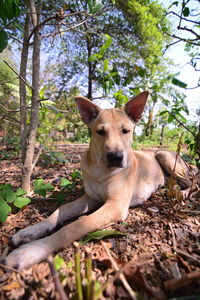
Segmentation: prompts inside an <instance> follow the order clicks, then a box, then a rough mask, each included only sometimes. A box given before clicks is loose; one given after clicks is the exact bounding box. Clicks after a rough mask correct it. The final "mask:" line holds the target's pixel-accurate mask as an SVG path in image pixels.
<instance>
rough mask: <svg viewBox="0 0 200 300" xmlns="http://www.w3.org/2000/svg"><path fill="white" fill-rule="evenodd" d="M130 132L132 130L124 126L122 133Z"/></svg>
mask: <svg viewBox="0 0 200 300" xmlns="http://www.w3.org/2000/svg"><path fill="white" fill-rule="evenodd" d="M128 132H130V130H128V129H126V128H123V129H122V133H124V134H127V133H128Z"/></svg>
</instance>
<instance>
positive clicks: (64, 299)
mask: <svg viewBox="0 0 200 300" xmlns="http://www.w3.org/2000/svg"><path fill="white" fill-rule="evenodd" d="M47 261H48V263H49V267H50V270H51V273H52V275H53V279H54V282H55V287H56V290H57V292H58V293H59V296H60V300H69V298H68V297H67V295H66V293H65V291H64V289H63V286H62V284H61V282H60V279H59V276H58V273H57V272H56V270H55V268H54V265H53V257H52V255H49V256H48V259H47Z"/></svg>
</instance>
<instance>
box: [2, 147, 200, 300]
mask: <svg viewBox="0 0 200 300" xmlns="http://www.w3.org/2000/svg"><path fill="white" fill-rule="evenodd" d="M85 147H86V145H72V144H71V145H60V146H59V147H58V148H59V151H61V152H62V153H64V156H65V158H66V161H65V162H63V163H61V164H59V165H54V166H51V165H48V166H45V165H44V162H43V161H40V162H39V163H38V165H37V166H36V168H35V171H34V173H33V180H35V179H38V178H42V179H44V180H45V181H46V182H50V183H56V182H57V181H58V179H59V178H60V177H64V178H69V179H71V177H70V174H71V173H72V172H73V170H79V161H80V156H81V154H82V152H83V150H84V149H85ZM20 177H21V171H20V160H19V159H13V160H2V161H1V168H0V184H5V183H11V184H12V185H13V186H14V187H19V186H20ZM74 183H75V184H74V188H73V191H65V198H66V202H70V201H73V200H74V199H76V198H78V197H79V196H80V195H82V194H83V185H82V179H81V178H79V177H77V178H75V182H74ZM169 185H170V184H169ZM199 198H200V174H199V175H197V176H196V177H195V178H194V182H193V188H192V190H191V192H190V195H189V196H188V197H187V198H186V199H185V198H183V197H182V195H181V193H180V192H179V190H178V187H177V186H176V185H174V184H172V183H171V186H168V187H166V186H165V187H163V188H160V189H159V190H158V191H157V192H156V193H155V194H153V195H152V196H151V198H150V199H149V200H148V201H146V202H145V203H144V204H143V205H142V206H138V207H136V208H134V209H130V211H129V215H128V218H127V220H126V221H125V222H117V223H115V224H111V225H110V226H108V227H106V229H112V230H117V231H121V232H122V233H124V234H125V235H124V236H122V237H121V236H120V237H107V238H104V240H103V242H102V241H101V240H99V241H91V242H88V243H87V244H86V245H80V251H81V273H82V276H84V275H83V274H84V265H83V263H84V260H85V259H84V255H85V253H86V252H87V253H88V251H89V252H90V253H91V255H92V268H93V271H92V280H93V284H92V287H93V288H94V289H96V290H98V289H101V288H102V289H103V293H102V295H100V296H99V298H98V295H97V292H96V298H95V297H89V298H88V297H85V298H84V300H89V299H91V300H92V299H94V300H95V299H108V300H111V299H112V300H114V299H116V300H118V299H120V300H121V299H124V300H126V299H133V298H134V296H133V293H134V292H136V293H137V296H136V297H137V299H144V300H145V299H148V300H149V299H158V300H164V299H174V300H175V299H176V300H177V299H179V300H180V299H184V300H190V299H191V300H192V299H193V300H200V203H199ZM59 205H60V204H59V202H58V201H54V200H53V199H52V196H51V197H50V198H49V199H48V197H47V198H42V197H40V196H36V195H33V197H32V201H31V203H30V204H29V205H28V206H26V207H25V208H24V209H22V210H21V211H20V212H18V213H15V214H11V215H10V216H9V217H8V219H7V221H6V222H5V223H3V224H2V225H1V226H0V254H1V255H3V256H4V255H6V253H7V252H8V251H11V249H10V248H9V246H8V241H9V238H10V237H11V236H12V235H13V234H14V233H16V232H17V231H18V230H19V229H21V228H25V227H26V226H28V225H32V224H34V223H36V222H38V221H41V220H43V219H44V218H46V217H47V216H48V215H49V214H51V213H52V212H53V211H54V210H55V209H56V208H57V207H58V206H59ZM74 251H75V250H74V246H73V245H72V246H70V247H67V248H65V249H63V250H61V251H59V253H58V254H59V255H60V256H61V257H62V258H64V260H65V262H66V264H63V265H62V267H61V268H60V270H59V271H58V274H59V280H58V278H57V277H56V275H55V274H54V276H53V275H52V268H50V266H51V258H49V260H48V261H47V260H46V261H44V262H41V263H39V264H36V265H34V266H33V267H31V268H29V269H27V270H23V271H21V272H17V271H15V270H9V272H7V271H8V269H7V268H5V266H4V265H2V264H0V299H1V300H4V299H25V300H29V299H30V300H32V299H33V300H37V299H38V300H39V299H40V300H41V299H61V300H64V299H71V298H72V296H74V295H75V294H76V285H75V273H74ZM116 268H119V270H120V271H117V270H116ZM54 272H55V269H54ZM124 276H125V277H124ZM61 281H62V286H63V287H64V290H65V294H66V298H65V297H64V296H62V292H61V291H60V288H59V287H60V282H61ZM97 281H98V282H97ZM127 282H128V284H129V287H130V288H127ZM105 283H106V284H105ZM124 286H125V287H124ZM131 295H132V296H131ZM73 299H75V298H73ZM76 299H78V298H76Z"/></svg>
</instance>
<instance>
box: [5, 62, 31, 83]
mask: <svg viewBox="0 0 200 300" xmlns="http://www.w3.org/2000/svg"><path fill="white" fill-rule="evenodd" d="M3 62H4V63H5V64H6V65H7V66H8V67H9V68H10V69H11V70H12V71H13V72H14V73H15V74H16V75H17V77H18V78H19V79H21V80H22V81H23V82H24V83H26V85H27V86H28V87H29V88H31V89H33V88H32V86H31V85H30V84H29V83H28V82H27V81H26V80H25V79H24V78H23V77H22V76H20V74H19V73H18V72H17V71H15V70H14V69H13V67H11V65H9V63H8V62H7V61H5V60H4V59H3Z"/></svg>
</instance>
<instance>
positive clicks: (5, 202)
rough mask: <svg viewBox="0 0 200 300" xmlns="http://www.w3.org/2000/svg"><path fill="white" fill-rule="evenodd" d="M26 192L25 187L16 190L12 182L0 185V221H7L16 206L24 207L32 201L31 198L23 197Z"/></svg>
mask: <svg viewBox="0 0 200 300" xmlns="http://www.w3.org/2000/svg"><path fill="white" fill-rule="evenodd" d="M25 194H26V191H24V190H23V189H17V191H16V192H15V191H14V190H13V187H12V185H11V184H3V185H0V222H5V221H6V219H7V217H8V214H9V213H10V212H11V211H12V209H13V208H14V207H17V208H22V207H24V206H26V205H27V204H29V203H30V202H31V200H30V199H29V198H27V197H23V196H24V195H25Z"/></svg>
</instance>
